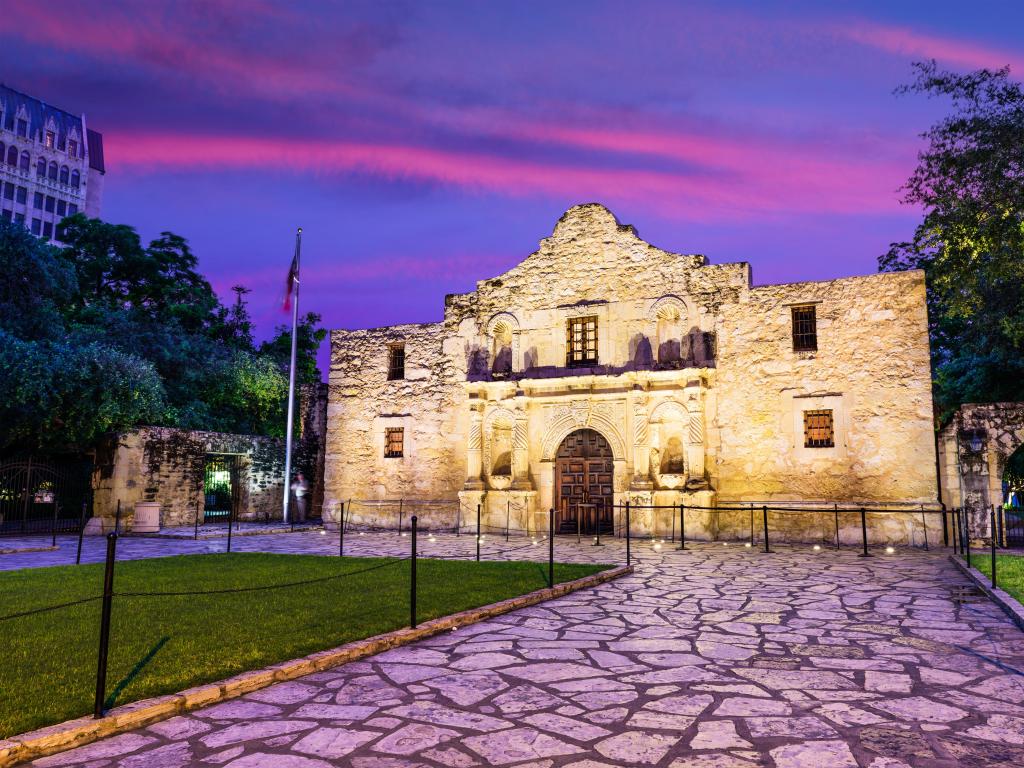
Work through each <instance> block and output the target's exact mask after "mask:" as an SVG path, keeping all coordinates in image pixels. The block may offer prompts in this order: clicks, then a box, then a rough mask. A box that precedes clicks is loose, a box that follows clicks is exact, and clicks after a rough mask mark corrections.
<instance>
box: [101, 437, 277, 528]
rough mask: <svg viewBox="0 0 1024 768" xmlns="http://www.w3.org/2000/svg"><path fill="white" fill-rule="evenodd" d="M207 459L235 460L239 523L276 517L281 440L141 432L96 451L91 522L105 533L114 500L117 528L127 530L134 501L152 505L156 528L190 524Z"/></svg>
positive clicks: (110, 523) (200, 500) (198, 501)
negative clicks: (118, 518)
mask: <svg viewBox="0 0 1024 768" xmlns="http://www.w3.org/2000/svg"><path fill="white" fill-rule="evenodd" d="M208 454H228V455H235V456H237V457H238V458H237V461H238V479H239V500H238V511H237V514H238V517H239V519H243V520H245V519H257V520H262V519H264V518H266V517H268V516H269V517H270V519H275V518H278V519H279V518H280V517H281V508H282V497H281V491H282V488H283V478H284V441H283V440H280V439H276V438H269V437H259V436H254V435H233V434H226V433H221V432H189V431H186V430H180V429H171V428H167V427H143V428H142V429H139V430H137V431H135V432H130V433H127V434H124V435H120V436H118V437H117V438H116V439H113V440H111V442H110V444H109V445H107V446H106V447H105V449H104V450H101V451H99V452H98V454H97V461H96V470H95V474H94V477H93V489H94V491H93V518H94V519H96V520H98V521H100V525H101V526H102V529H103V530H110V529H111V528H112V527H113V520H114V516H115V514H116V510H117V502H118V501H120V502H121V521H122V525H123V526H125V527H126V528H127V529H130V528H131V526H132V522H133V519H134V510H135V504H136V502H140V501H155V502H158V503H159V504H160V523H161V525H162V526H174V525H192V524H193V523H194V522H195V516H196V510H197V507H199V508H201V507H202V504H203V477H204V469H205V464H206V456H207V455H208Z"/></svg>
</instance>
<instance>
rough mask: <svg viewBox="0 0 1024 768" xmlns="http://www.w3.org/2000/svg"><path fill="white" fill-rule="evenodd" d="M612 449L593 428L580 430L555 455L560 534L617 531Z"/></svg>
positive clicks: (572, 434) (566, 439) (563, 442)
mask: <svg viewBox="0 0 1024 768" xmlns="http://www.w3.org/2000/svg"><path fill="white" fill-rule="evenodd" d="M614 472H615V468H614V463H613V461H612V447H611V446H610V445H609V444H608V441H607V440H606V439H605V438H604V436H603V435H601V433H600V432H597V431H595V430H593V429H578V430H576V431H575V432H572V433H570V434H569V435H567V436H566V438H565V439H564V440H563V441H562V444H561V445H559V446H558V453H557V454H556V455H555V497H556V498H555V508H556V509H557V510H558V526H557V530H558V532H559V533H576V532H577V531H578V532H579V533H581V534H584V533H585V534H595V533H597V532H598V531H599V530H600V532H601V533H612V532H613V531H614V523H613V519H614V518H613V509H612V504H613V503H614V493H613V484H612V480H613V477H614Z"/></svg>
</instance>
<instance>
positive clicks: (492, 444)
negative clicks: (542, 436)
mask: <svg viewBox="0 0 1024 768" xmlns="http://www.w3.org/2000/svg"><path fill="white" fill-rule="evenodd" d="M482 443H483V451H482V453H483V455H482V461H481V463H482V465H483V470H484V475H485V476H486V478H487V487H488V488H490V489H492V490H495V491H505V490H508V489H509V488H512V489H515V490H530V489H531V485H530V481H529V467H528V464H527V461H528V455H527V435H526V414H525V413H521V412H518V411H517V412H513V411H510V410H508V409H507V408H504V407H498V408H494V409H493V410H491V411H490V412H489V413H488V414H487V416H486V418H485V419H484V427H483V440H482Z"/></svg>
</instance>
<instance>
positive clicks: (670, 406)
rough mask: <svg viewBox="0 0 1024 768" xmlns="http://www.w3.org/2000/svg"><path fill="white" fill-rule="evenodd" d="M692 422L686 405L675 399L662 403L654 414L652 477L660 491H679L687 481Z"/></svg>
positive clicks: (651, 454) (652, 421)
mask: <svg viewBox="0 0 1024 768" xmlns="http://www.w3.org/2000/svg"><path fill="white" fill-rule="evenodd" d="M689 423H690V415H689V413H688V412H687V410H686V408H685V407H684V406H683V405H682V404H680V403H677V402H675V401H674V400H666V401H665V402H663V403H660V404H659V405H658V406H657V407H656V408H655V409H654V410H653V411H652V413H651V430H650V440H651V449H650V467H651V479H652V480H653V481H654V487H655V488H657V489H659V490H675V489H678V488H682V487H683V486H685V485H686V483H687V479H688V471H687V470H688V465H687V441H688V437H689V432H688V427H689Z"/></svg>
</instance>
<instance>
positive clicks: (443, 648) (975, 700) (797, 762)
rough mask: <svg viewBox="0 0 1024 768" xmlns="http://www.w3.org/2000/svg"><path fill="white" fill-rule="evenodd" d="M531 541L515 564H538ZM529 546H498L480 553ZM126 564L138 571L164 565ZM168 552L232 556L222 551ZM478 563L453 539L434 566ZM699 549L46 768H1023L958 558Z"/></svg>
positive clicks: (1022, 696)
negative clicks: (461, 557) (454, 559)
mask: <svg viewBox="0 0 1024 768" xmlns="http://www.w3.org/2000/svg"><path fill="white" fill-rule="evenodd" d="M526 543H527V547H525V548H520V549H516V550H515V551H514V552H512V555H511V556H515V557H521V556H526V557H534V558H536V559H540V557H539V556H538V555H541V556H542V553H537V554H534V553H536V550H535V549H534V550H531V549H530V548H529V542H528V541H527V542H526ZM162 544H163V546H165V547H166V546H167V544H166V543H162ZM337 544H338V540H337V536H336V534H327V535H320V534H319V533H315V532H313V533H301V534H286V535H281V536H253V537H247V538H238V539H236V540H235V542H234V545H235V548H236V549H238V550H243V551H244V550H248V549H262V550H264V551H280V552H288V551H296V552H299V551H301V552H314V553H316V552H319V553H323V554H329V553H332V552H336V551H337ZM521 544H522V541H520V542H519V544H517V543H516V541H515V540H513V542H512V543H511V544H509V545H506V544H505V543H504V541H503V540H501V537H493V538H492V539H491V540H490V541H486V542H485V544H484V556H485V557H498V556H501V552H503V551H506V548H511V547H513V546H521ZM542 544H543V542H542ZM121 545H122V546H121V553H122V554H123V555H124V556H125V557H132V556H146V555H145V554H141V553H142V551H143V550H145V551H150V550H149V547H150V546H151V545H150V540H142V539H129V540H126V541H123V542H121ZM172 546H173V547H175V548H179V550H178V551H180V552H184V551H192V552H201V551H221V549H222V548H223V542H221V541H205V542H198V543H195V542H178V541H176V542H173V544H172ZM407 546H408V542H407V540H405V539H403V538H402V537H399V536H397V535H395V534H366V535H364V536H357V535H352V536H350V537H347V540H346V554H398V553H404V552H405V551H406V549H407ZM473 546H474V542H473V539H472V537H462V538H461V539H456V538H455V537H453V536H439V537H437V538H436V539H435V540H434V541H432V542H431V541H429V540H427V541H426V542H425V543H424V546H423V549H425V550H426V553H425V554H429V552H430V551H435V552H436V553H438V554H441V553H445V554H453V553H461V554H468V553H469V552H471V551H472V548H473ZM689 546H690V550H689V551H687V552H677V551H675V550H674V549H673V548H672V546H671V545H670V544H669V543H667V542H666V543H665V544H664V545H662V546H661V547H660V549H657V550H656V549H655V548H654V546H653V545H652V544H651V543H650V542H643V543H636V544H635V545H634V555H635V560H636V565H637V570H636V573H635V574H634V575H633V576H630V577H626V578H623V579H619V580H617V581H615V582H611V583H608V584H605V585H602V586H600V587H596V588H593V589H590V590H585V591H582V592H578V593H574V594H572V595H568V596H565V597H562V598H560V599H557V600H554V601H550V602H548V603H544V604H542V605H539V606H535V607H532V608H527V609H523V610H519V611H516V612H514V613H511V614H507V615H505V616H501V617H498V618H495V619H491V620H489V621H486V622H483V623H480V624H476V625H472V626H467V627H464V628H460V629H458V630H457V631H454V632H449V633H446V634H444V635H443V636H437V637H434V638H431V639H428V640H424V641H421V642H418V643H416V644H414V645H410V646H406V647H404V648H400V649H396V650H392V651H389V652H387V653H384V654H381V655H379V656H376V657H373V658H371V659H369V660H366V661H362V662H356V663H352V664H349V665H346V666H343V667H339V668H337V669H334V670H331V671H327V672H323V673H319V674H315V675H311V676H308V677H305V678H302V679H300V680H296V681H292V682H287V683H281V684H278V685H275V686H272V687H270V688H266V689H264V690H261V691H257V692H255V693H252V694H249V695H247V696H245V697H243V698H241V699H236V700H233V701H229V702H225V703H223V704H219V705H216V706H213V707H210V708H207V709H204V710H198V711H196V712H194V713H192V714H189V715H187V716H180V717H175V718H173V719H171V720H167V721H164V722H161V723H157V724H155V725H153V726H150V727H149V728H146V729H142V730H139V731H136V732H132V733H128V734H123V735H120V736H115V737H112V738H109V739H106V740H104V741H101V742H97V743H95V744H91V745H88V746H85V747H80V748H78V749H76V750H73V751H70V752H65V753H63V754H59V755H54V756H51V757H47V758H42V759H39V760H36V761H35V762H34V763H33V765H35V766H39V767H40V768H52V767H53V766H87V767H88V768H102V767H103V766H114V765H117V766H126V767H128V768H175V767H176V766H187V765H199V766H204V765H205V766H215V765H225V766H231V768H262V767H264V766H266V767H267V768H278V767H279V768H327V766H332V765H334V766H353V767H354V768H412V767H413V766H445V767H446V768H461V767H463V766H466V767H467V768H468V767H469V766H479V765H502V766H505V765H508V766H530V768H555V767H557V768H563V767H568V766H571V767H572V768H604V767H606V766H661V767H663V768H665V767H670V768H746V767H749V766H776V768H810V767H812V766H813V767H815V768H817V767H819V766H820V767H822V768H848V767H849V768H852V767H853V766H860V767H861V768H905V767H906V766H913V767H914V768H939V767H942V768H952V767H953V766H1010V765H1024V675H1022V674H1021V673H1022V672H1024V633H1022V632H1021V631H1020V630H1018V629H1017V628H1016V627H1014V626H1013V625H1012V624H1011V623H1010V622H1009V621H1008V620H1007V618H1006V617H1005V616H1004V614H1002V612H1001V611H999V609H998V608H996V607H995V606H993V605H992V604H991V603H989V602H988V601H987V600H986V599H985V598H984V597H982V596H981V595H980V594H978V593H977V592H976V591H975V590H974V588H973V587H971V586H969V583H968V582H967V581H966V580H965V579H964V577H962V576H961V575H960V574H959V572H958V571H956V570H955V568H954V567H953V566H952V565H951V564H950V563H949V562H948V560H947V555H946V553H945V552H931V553H926V552H921V551H899V552H897V553H896V554H894V555H884V554H882V553H879V554H878V555H877V556H875V557H871V558H859V557H857V556H856V553H855V552H852V551H843V552H838V553H837V552H834V551H828V550H823V551H820V552H813V551H811V550H810V549H809V548H807V547H801V548H796V547H790V548H787V547H779V548H778V550H777V551H776V552H775V553H773V554H763V553H759V552H757V551H756V550H753V549H749V548H744V547H742V546H736V545H735V544H733V545H730V546H722V545H720V544H691V545H689ZM64 548H65V547H63V546H62V550H63V549H64ZM133 548H135V549H133ZM431 548H433V549H431ZM558 551H559V559H562V560H603V561H608V562H620V561H621V560H622V558H623V554H624V553H623V550H622V546H621V542H610V543H609V545H608V546H607V547H603V548H597V547H589V546H587V543H586V542H584V543H583V544H582V545H576V544H575V542H574V541H562V540H559V541H558ZM98 552H99V550H98V548H97V549H96V551H95V552H94V551H93V550H92V548H90V559H91V560H96V559H98ZM542 552H543V550H542ZM71 553H72V556H73V554H74V549H73V547H72V549H71ZM176 553H177V552H176ZM60 554H64V555H65V559H64V560H59V562H67V560H66V552H55V553H33V554H32V555H28V554H26V555H17V556H5V558H4V560H7V559H8V558H15V557H17V558H21V557H24V558H33V562H40V561H42V560H45V559H46V558H50V557H53V558H54V561H55V562H57V561H58V559H57V558H56V556H57V555H60ZM3 565H4V566H5V567H6V566H7V563H6V562H4V563H3ZM21 567H24V566H21Z"/></svg>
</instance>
